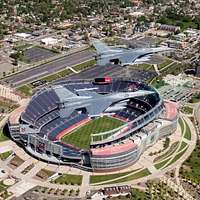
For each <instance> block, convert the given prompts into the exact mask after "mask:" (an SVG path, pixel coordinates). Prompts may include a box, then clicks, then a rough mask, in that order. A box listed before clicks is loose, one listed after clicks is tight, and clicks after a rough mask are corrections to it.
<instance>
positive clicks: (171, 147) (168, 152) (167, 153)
mask: <svg viewBox="0 0 200 200" xmlns="http://www.w3.org/2000/svg"><path fill="white" fill-rule="evenodd" d="M178 145H179V142H174V143H173V144H172V145H171V146H170V148H169V149H168V150H167V151H166V152H165V153H163V154H162V155H160V156H158V157H156V158H155V159H154V162H158V161H161V160H163V159H166V158H167V157H169V156H171V155H172V154H173V153H174V152H175V151H176V149H177V148H178Z"/></svg>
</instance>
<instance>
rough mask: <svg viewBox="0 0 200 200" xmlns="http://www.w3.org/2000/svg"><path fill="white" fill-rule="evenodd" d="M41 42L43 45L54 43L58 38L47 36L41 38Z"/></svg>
mask: <svg viewBox="0 0 200 200" xmlns="http://www.w3.org/2000/svg"><path fill="white" fill-rule="evenodd" d="M41 43H42V44H44V45H56V44H57V43H58V40H57V39H56V38H52V37H47V38H44V39H41Z"/></svg>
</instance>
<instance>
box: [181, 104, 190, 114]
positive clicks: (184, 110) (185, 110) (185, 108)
mask: <svg viewBox="0 0 200 200" xmlns="http://www.w3.org/2000/svg"><path fill="white" fill-rule="evenodd" d="M181 110H182V112H184V113H185V114H192V113H193V108H191V107H189V106H184V107H183V108H182V109H181Z"/></svg>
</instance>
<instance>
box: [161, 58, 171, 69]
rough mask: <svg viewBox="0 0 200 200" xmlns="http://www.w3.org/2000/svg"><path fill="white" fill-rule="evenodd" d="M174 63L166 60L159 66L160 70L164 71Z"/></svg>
mask: <svg viewBox="0 0 200 200" xmlns="http://www.w3.org/2000/svg"><path fill="white" fill-rule="evenodd" d="M172 62H173V61H172V60H170V59H166V60H165V61H164V62H162V63H161V64H160V65H158V69H159V70H160V69H162V68H164V67H166V66H167V65H169V64H171V63H172Z"/></svg>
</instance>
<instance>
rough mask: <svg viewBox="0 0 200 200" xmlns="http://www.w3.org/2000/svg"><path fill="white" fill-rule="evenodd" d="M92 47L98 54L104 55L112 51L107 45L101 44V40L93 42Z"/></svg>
mask: <svg viewBox="0 0 200 200" xmlns="http://www.w3.org/2000/svg"><path fill="white" fill-rule="evenodd" d="M92 45H93V46H94V47H95V49H96V50H97V53H98V54H102V53H104V52H107V51H109V50H110V47H108V46H107V45H106V44H105V43H103V42H101V41H100V40H95V41H93V42H92Z"/></svg>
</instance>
